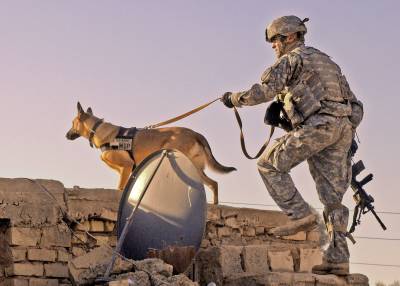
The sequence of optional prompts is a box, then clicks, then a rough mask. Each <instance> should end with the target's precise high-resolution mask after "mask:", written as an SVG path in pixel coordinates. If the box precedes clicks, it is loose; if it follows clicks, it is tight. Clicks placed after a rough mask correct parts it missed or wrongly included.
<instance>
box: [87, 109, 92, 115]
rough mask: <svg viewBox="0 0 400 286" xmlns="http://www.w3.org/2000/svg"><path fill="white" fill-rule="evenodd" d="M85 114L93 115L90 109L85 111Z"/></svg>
mask: <svg viewBox="0 0 400 286" xmlns="http://www.w3.org/2000/svg"><path fill="white" fill-rule="evenodd" d="M86 113H87V114H90V115H93V111H92V108H91V107H89V108H88V109H87V110H86Z"/></svg>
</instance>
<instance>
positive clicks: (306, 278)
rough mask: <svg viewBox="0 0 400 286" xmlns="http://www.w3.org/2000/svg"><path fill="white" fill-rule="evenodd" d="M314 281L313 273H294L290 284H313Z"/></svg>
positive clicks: (300, 285) (307, 285)
mask: <svg viewBox="0 0 400 286" xmlns="http://www.w3.org/2000/svg"><path fill="white" fill-rule="evenodd" d="M315 283H316V279H315V275H314V274H311V273H294V274H293V282H292V285H296V286H314V285H315Z"/></svg>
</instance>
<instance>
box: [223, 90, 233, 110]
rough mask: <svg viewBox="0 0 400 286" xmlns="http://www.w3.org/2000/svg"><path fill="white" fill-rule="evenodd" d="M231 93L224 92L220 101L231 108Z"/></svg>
mask: <svg viewBox="0 0 400 286" xmlns="http://www.w3.org/2000/svg"><path fill="white" fill-rule="evenodd" d="M231 95H232V92H225V93H224V95H223V96H222V98H221V101H222V103H223V104H224V105H225V106H226V107H228V108H233V103H232V100H231Z"/></svg>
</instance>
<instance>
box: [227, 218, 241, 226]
mask: <svg viewBox="0 0 400 286" xmlns="http://www.w3.org/2000/svg"><path fill="white" fill-rule="evenodd" d="M225 225H226V226H229V227H231V228H239V224H238V222H237V220H236V218H234V217H228V218H227V219H225Z"/></svg>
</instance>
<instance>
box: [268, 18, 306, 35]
mask: <svg viewBox="0 0 400 286" xmlns="http://www.w3.org/2000/svg"><path fill="white" fill-rule="evenodd" d="M308 20H309V19H308V18H305V19H304V20H300V18H299V17H296V16H293V15H292V16H283V17H280V18H277V19H275V20H273V21H272V23H271V24H269V25H268V26H267V29H266V30H265V40H266V41H267V42H271V40H272V38H273V37H274V36H276V35H282V36H287V35H289V34H291V33H296V32H302V33H304V34H305V33H307V27H306V25H304V23H305V22H307V21H308Z"/></svg>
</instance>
